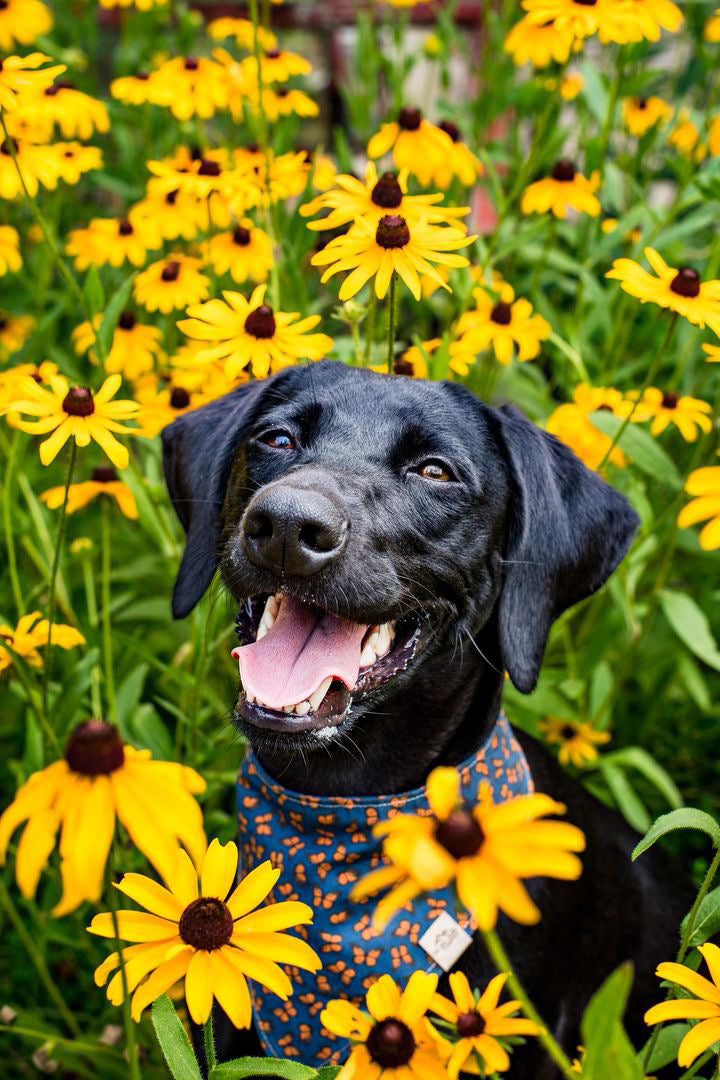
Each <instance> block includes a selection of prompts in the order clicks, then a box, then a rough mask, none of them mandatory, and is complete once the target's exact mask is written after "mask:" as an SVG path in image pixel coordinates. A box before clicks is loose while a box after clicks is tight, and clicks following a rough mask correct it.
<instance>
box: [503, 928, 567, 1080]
mask: <svg viewBox="0 0 720 1080" xmlns="http://www.w3.org/2000/svg"><path fill="white" fill-rule="evenodd" d="M482 935H483V940H484V942H485V947H486V948H487V951H488V952H489V954H490V958H491V960H492V962H493V963H494V965H495V967H496V968H497V970H498V971H499V972H500V974H502V975H505V974H507V977H508V980H507V984H508V988H509V989H510V990H511V992H512V993H513V995H514V996H515V997H516V998H517V999H518V1001H519V1002H520V1003H521V1004H522V1007H523V1012H524V1013H525V1015H526V1016H527V1018H528V1020H532V1021H533V1023H535V1024H537V1029H538V1035H537V1037H538V1040H539V1041H540V1042H541V1043H542V1045H543V1046H544V1048H545V1050H546V1051H547V1053H548V1056H549V1057H550V1059H551V1060H552V1061H554V1062H555V1064H556V1065H557V1066H558V1068H559V1069H560V1070H561V1072H562V1073H563V1075H564V1076H566V1077H567V1080H577V1072H575V1070H574V1069H573V1067H572V1062H571V1061H570V1058H569V1057H568V1056H567V1055H566V1053H565V1051H564V1050H563V1048H562V1047H561V1046H560V1044H559V1043H558V1042H557V1040H556V1039H555V1038H554V1037H553V1036H552V1035H551V1034H550V1032H549V1031H548V1029H547V1026H546V1024H545V1022H544V1021H543V1018H542V1017H541V1016H540V1013H539V1012H538V1011H537V1009H536V1008H535V1006H534V1005H533V1003H532V1001H531V1000H530V998H529V997H528V995H527V994H526V993H525V990H524V988H523V986H522V983H521V982H520V980H519V979H518V977H517V975H516V974H515V972H514V970H513V967H512V964H511V963H510V959H509V957H508V954H507V953H506V952H505V948H504V946H503V944H502V942H501V941H500V938H499V937H498V935H497V934H496V933H495V931H494V930H483V932H482Z"/></svg>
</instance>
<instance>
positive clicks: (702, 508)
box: [678, 465, 720, 551]
mask: <svg viewBox="0 0 720 1080" xmlns="http://www.w3.org/2000/svg"><path fill="white" fill-rule="evenodd" d="M685 490H686V491H687V493H688V495H695V496H696V498H694V499H692V501H691V502H689V503H688V504H687V506H685V507H683V509H682V510H681V511H680V514H679V516H678V525H679V526H680V528H681V529H689V528H690V526H691V525H697V524H698V522H700V521H706V522H707V524H706V525H704V526H703V528H702V529H701V530H700V536H699V540H700V547H701V548H702V549H703V551H715V549H716V548H720V465H706V466H705V467H704V468H702V469H695V470H694V472H691V473H690V475H689V476H688V478H687V480H686V482H685Z"/></svg>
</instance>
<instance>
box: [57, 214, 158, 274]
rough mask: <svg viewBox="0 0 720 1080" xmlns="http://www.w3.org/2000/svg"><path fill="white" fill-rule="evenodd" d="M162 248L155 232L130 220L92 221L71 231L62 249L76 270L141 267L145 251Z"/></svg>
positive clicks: (145, 256)
mask: <svg viewBox="0 0 720 1080" xmlns="http://www.w3.org/2000/svg"><path fill="white" fill-rule="evenodd" d="M161 246H162V240H161V237H160V235H159V232H153V230H152V229H150V228H149V226H148V224H147V222H144V223H143V225H142V227H141V228H138V227H137V225H136V224H134V223H133V221H132V220H130V218H127V217H121V218H93V220H92V221H91V222H90V224H89V225H87V226H86V227H85V228H84V229H71V230H70V232H69V233H68V239H67V244H66V246H65V250H66V251H67V253H68V255H71V256H73V258H74V259H75V266H76V268H77V269H78V270H87V269H88V267H89V266H106V265H108V266H122V264H123V263H124V262H129V263H132V265H133V266H144V265H145V261H146V259H147V254H148V251H150V250H152V249H153V248H159V247H161Z"/></svg>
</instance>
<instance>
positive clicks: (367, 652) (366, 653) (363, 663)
mask: <svg viewBox="0 0 720 1080" xmlns="http://www.w3.org/2000/svg"><path fill="white" fill-rule="evenodd" d="M375 660H376V656H375V650H374V649H373V648H372V646H371V645H366V646H365V648H364V649H363V651H362V653H361V654H360V667H361V668H369V667H370V666H371V665H372V664H374V663H375Z"/></svg>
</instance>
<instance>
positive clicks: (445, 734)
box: [256, 620, 503, 795]
mask: <svg viewBox="0 0 720 1080" xmlns="http://www.w3.org/2000/svg"><path fill="white" fill-rule="evenodd" d="M493 622H494V620H493ZM502 688H503V673H502V668H501V665H500V663H499V660H498V648H497V635H496V632H495V628H494V625H493V626H489V627H487V628H486V629H485V630H484V631H483V632H482V633H480V634H478V635H474V638H473V641H472V642H471V641H470V640H469V639H465V640H463V642H462V647H461V645H460V644H459V643H458V644H455V643H453V644H452V645H449V646H448V647H447V648H446V649H443V650H442V651H440V652H438V653H437V654H436V655H435V656H433V657H432V658H431V659H429V660H426V661H424V662H423V664H422V667H421V669H420V670H419V671H418V672H417V674H416V675H415V676H414V678H412V679H410V680H408V682H407V685H406V686H401V687H400V688H399V690H398V692H397V693H396V694H395V695H394V696H392V697H388V699H387V700H386V701H384V702H383V703H382V705H379V706H378V708H377V711H369V712H367V713H365V714H364V715H363V716H361V717H360V719H359V720H358V722H357V723H356V724H355V725H354V726H353V727H352V729H351V730H350V731H349V732H348V733H347V734H343V733H339V734H338V735H337V736H334V737H331V738H329V739H328V740H327V747H326V752H323V748H322V747H321V748H319V749H317V750H315V751H314V752H313V753H309V754H308V753H305V754H302V753H300V752H299V751H297V750H294V751H292V752H290V753H288V752H287V751H286V750H284V749H283V747H282V744H281V743H279V744H278V746H277V748H276V749H273V750H272V751H269V750H268V749H267V748H262V747H261V748H256V754H257V756H258V759H259V760H260V762H261V764H262V765H263V767H264V768H265V769H266V770H267V772H269V773H270V775H271V776H272V777H273V778H274V779H275V780H276V781H277V782H278V783H280V784H282V785H283V787H286V788H290V789H291V790H293V791H299V792H303V793H305V794H310V795H385V794H395V793H398V792H402V791H409V790H411V789H412V788H415V787H419V786H420V785H422V784H423V783H424V782H425V780H426V779H427V775H428V773H429V772H430V771H431V770H432V769H433V768H434V767H435V766H436V765H456V764H459V762H461V761H464V760H465V759H466V758H468V757H470V756H471V755H472V754H473V753H475V752H476V751H477V750H479V748H480V747H481V746H482V744H483V743H484V742H485V739H486V738H487V736H488V735H489V733H490V731H491V730H492V728H493V726H494V724H495V722H496V720H497V717H498V713H499V711H500V705H501V699H502Z"/></svg>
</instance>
